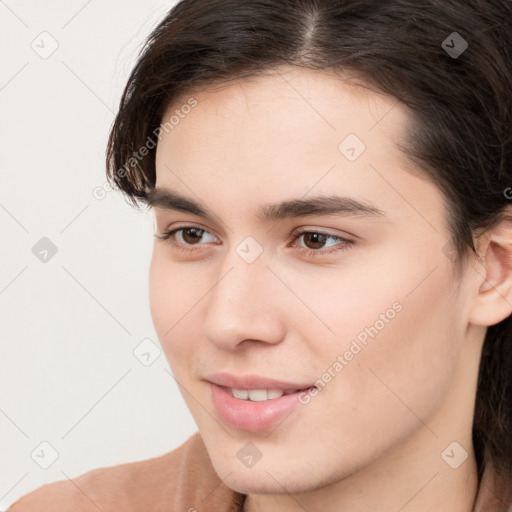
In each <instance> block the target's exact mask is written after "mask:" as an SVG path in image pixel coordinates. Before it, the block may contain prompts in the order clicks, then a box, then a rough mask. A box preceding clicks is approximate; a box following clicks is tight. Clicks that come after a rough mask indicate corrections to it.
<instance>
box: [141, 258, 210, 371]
mask: <svg viewBox="0 0 512 512" xmlns="http://www.w3.org/2000/svg"><path fill="white" fill-rule="evenodd" d="M205 286H206V285H205V284H204V276H202V274H201V272H184V271H180V269H179V268H178V267H177V266H176V265H172V264H171V263H170V262H169V260H168V258H166V256H165V253H164V251H162V250H161V249H154V251H153V256H152V259H151V265H150V270H149V304H150V311H151V317H152V320H153V325H154V327H155V331H156V333H157V335H158V338H159V340H160V343H161V345H162V348H163V349H164V352H165V354H166V357H167V359H168V361H169V364H170V365H171V368H173V366H174V362H175V361H176V360H180V359H182V358H183V357H186V356H188V355H189V354H190V353H192V352H193V350H194V344H195V340H197V339H199V336H198V334H197V333H196V332H195V331H194V328H195V327H197V328H199V327H200V326H198V325H197V322H191V319H192V318H193V317H194V308H195V307H197V305H198V304H199V302H200V301H201V298H202V297H203V295H204V294H205V293H206V289H205ZM194 326H195V327H194ZM185 337H186V339H185ZM173 370H174V368H173Z"/></svg>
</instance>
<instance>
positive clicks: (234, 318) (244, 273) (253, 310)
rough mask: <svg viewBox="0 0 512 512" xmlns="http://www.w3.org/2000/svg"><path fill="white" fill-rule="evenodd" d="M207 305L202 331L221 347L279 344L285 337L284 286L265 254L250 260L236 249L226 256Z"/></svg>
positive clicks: (224, 348)
mask: <svg viewBox="0 0 512 512" xmlns="http://www.w3.org/2000/svg"><path fill="white" fill-rule="evenodd" d="M218 276H219V277H218V279H217V280H216V282H215V284H214V285H213V288H212V290H211V292H210V293H209V294H208V298H209V302H208V303H207V306H206V311H207V312H206V318H205V320H204V324H203V333H204V335H205V337H206V338H207V339H209V340H210V341H211V342H212V343H214V344H215V345H216V346H217V347H218V348H220V349H222V350H234V349H236V348H238V347H240V346H248V345H249V344H255V343H261V344H277V343H279V342H280V341H281V340H282V339H283V338H284V336H285V316H284V315H285V312H284V311H283V308H282V306H283V304H279V301H280V300H286V297H285V296H284V293H283V289H282V288H283V285H282V283H280V282H279V280H278V279H277V278H276V276H275V275H274V274H273V273H272V272H271V270H270V269H269V268H268V267H267V264H266V260H265V258H264V255H261V256H260V257H259V258H258V259H257V260H256V261H254V262H252V263H247V262H246V261H244V260H243V259H242V258H241V257H240V256H239V255H238V254H237V253H236V252H235V251H233V253H232V254H231V255H230V256H229V257H227V258H226V260H225V261H224V264H223V266H222V271H221V272H220V273H219V274H218Z"/></svg>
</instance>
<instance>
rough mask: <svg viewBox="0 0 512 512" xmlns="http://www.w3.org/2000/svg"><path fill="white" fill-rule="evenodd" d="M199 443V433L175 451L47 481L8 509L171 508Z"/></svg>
mask: <svg viewBox="0 0 512 512" xmlns="http://www.w3.org/2000/svg"><path fill="white" fill-rule="evenodd" d="M198 446H200V440H199V439H198V434H197V433H196V434H194V435H193V436H192V437H190V438H189V439H187V441H186V442H185V443H183V444H181V445H180V446H179V447H178V448H176V449H174V450H173V451H171V452H169V453H166V454H164V455H161V456H159V457H154V458H151V459H146V460H142V461H136V462H129V463H126V464H120V465H117V466H110V467H101V468H96V469H93V470H91V471H88V472H87V473H84V474H82V475H79V476H77V477H74V478H70V479H65V480H59V481H57V482H52V483H49V484H45V485H43V486H41V487H39V488H37V489H35V490H33V491H31V492H30V493H28V494H26V495H24V496H22V497H21V498H20V499H18V500H17V501H16V502H15V503H13V504H12V505H11V506H10V507H9V509H8V510H7V512H55V511H56V510H59V512H98V510H101V511H103V512H110V511H112V512H113V511H116V512H125V511H126V512H128V511H130V512H131V511H132V510H133V511H135V510H139V511H140V510H155V511H159V510H162V511H163V510H164V509H165V506H167V508H166V510H169V504H170V502H171V501H170V500H172V497H173V495H174V493H175V491H176V484H177V482H178V481H179V480H180V478H178V476H179V475H180V474H181V473H182V472H183V470H184V469H185V467H186V465H187V464H188V461H189V460H190V458H191V457H193V454H194V451H196V450H197V447H198Z"/></svg>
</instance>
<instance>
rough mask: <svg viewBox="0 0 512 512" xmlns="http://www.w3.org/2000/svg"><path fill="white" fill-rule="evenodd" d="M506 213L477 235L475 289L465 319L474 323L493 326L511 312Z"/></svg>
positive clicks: (510, 226)
mask: <svg viewBox="0 0 512 512" xmlns="http://www.w3.org/2000/svg"><path fill="white" fill-rule="evenodd" d="M506 212H507V213H509V212H510V213H509V215H508V217H507V218H505V219H503V220H502V221H501V222H500V223H499V224H498V225H496V226H495V227H494V228H491V229H489V230H488V231H486V232H485V233H484V234H483V235H482V236H481V237H479V242H480V243H479V244H478V245H479V247H478V249H477V252H478V253H479V255H480V258H481V260H478V261H477V260H476V257H475V261H474V264H473V271H474V274H473V275H474V277H475V279H476V281H475V282H476V286H477V291H476V295H475V297H474V301H473V304H472V308H471V311H470V315H469V318H468V320H469V321H470V322H471V323H472V324H475V325H484V326H490V325H495V324H497V323H499V322H501V321H502V320H504V319H505V318H507V317H508V316H509V315H510V314H511V313H512V210H506Z"/></svg>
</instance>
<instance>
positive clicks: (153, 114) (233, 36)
mask: <svg viewBox="0 0 512 512" xmlns="http://www.w3.org/2000/svg"><path fill="white" fill-rule="evenodd" d="M511 91H512V3H511V2H510V1H509V0H442V1H439V0H427V1H425V2H412V1H410V0H389V1H384V2H383V1H376V0H375V1H361V0H281V1H279V2H278V1H273V0H209V1H207V2H205V1H204V0H183V1H181V2H180V3H178V4H177V5H176V6H175V7H174V8H173V9H172V10H171V11H170V12H169V14H168V15H167V16H166V18H165V19H164V20H163V21H162V22H161V23H160V24H159V26H158V27H157V28H156V29H155V30H154V32H153V33H152V34H151V36H150V37H149V39H148V41H147V45H146V47H145V49H144V51H143V53H142V54H141V56H140V58H139V61H138V63H137V65H136V67H135V69H134V70H133V72H132V74H131V76H130V78H129V81H128V84H127V86H126V89H125V92H124V95H123V97H122V100H121V104H120V109H119V112H118V114H117V117H116V119H115V123H114V125H113V128H112V132H111V136H110V140H109V143H108V159H107V160H108V177H109V179H110V181H111V183H112V184H114V185H115V186H116V187H117V188H118V189H119V190H121V191H122V192H123V193H124V194H126V197H127V198H129V200H130V201H131V203H132V204H133V205H134V206H137V207H139V206H140V204H141V203H142V204H145V205H147V206H149V207H151V208H153V209H154V213H155V244H154V249H153V258H152V262H151V268H150V275H149V290H150V303H151V312H152V317H153V321H154V324H155V328H156V331H157V333H158V335H159V339H160V342H161V344H162V347H163V349H164V350H165V353H166V356H167V359H168V361H169V364H170V366H171V369H172V371H173V374H174V376H175V378H176V381H177V383H178V385H179V386H180V389H181V391H182V393H183V396H184V398H185V400H186V402H187V404H188V406H189V408H190V411H191V413H192V415H193V417H194V419H195V421H196V423H197V426H198V433H196V434H195V435H194V436H192V437H191V438H190V439H189V440H188V441H187V442H186V443H184V444H183V445H182V446H180V447H179V448H177V449H176V450H174V451H172V452H171V453H168V454H165V455H162V456H161V457H157V458H154V459H149V460H145V461H138V462H133V463H130V464H123V465H120V466H115V467H109V468H99V469H95V470H93V471H90V472H88V473H86V474H84V475H81V476H80V477H78V478H76V479H73V480H72V481H70V480H65V481H61V482H56V483H52V484H49V485H46V486H43V487H42V488H40V489H38V490H36V491H33V492H32V493H30V494H29V495H27V496H25V497H23V498H22V499H20V500H19V501H18V502H17V503H16V504H14V505H13V506H12V507H11V509H10V510H11V512H22V511H27V512H28V511H30V512H34V511H36V510H41V511H43V510H44V511H50V510H73V511H85V510H87V511H88V510H91V511H92V510H102V511H104V512H106V511H107V510H112V511H113V510H115V511H129V510H130V511H131V510H144V511H147V512H149V511H164V510H165V511H169V512H170V511H189V512H192V511H199V512H201V511H210V512H217V511H226V512H227V511H232V512H235V511H245V512H256V511H258V512H275V511H277V510H278V511H289V512H292V511H304V510H307V511H308V512H317V511H320V510H321V511H327V510H328V511H340V512H341V511H347V510H351V511H356V510H357V511H363V510H364V511H367V510H379V511H399V510H403V511H411V512H426V511H432V510H436V511H439V512H470V511H474V512H491V511H492V512H498V511H501V512H506V511H510V510H512V376H511V375H512V372H511V370H512V320H511V316H510V315H511V313H512V206H511V205H510V200H511V199H512V136H511V126H512V99H511Z"/></svg>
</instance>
